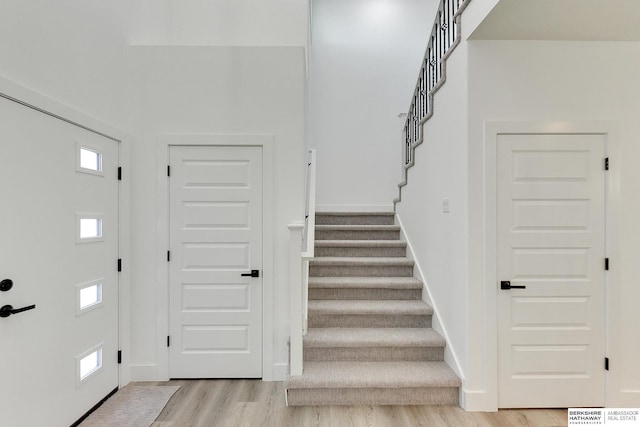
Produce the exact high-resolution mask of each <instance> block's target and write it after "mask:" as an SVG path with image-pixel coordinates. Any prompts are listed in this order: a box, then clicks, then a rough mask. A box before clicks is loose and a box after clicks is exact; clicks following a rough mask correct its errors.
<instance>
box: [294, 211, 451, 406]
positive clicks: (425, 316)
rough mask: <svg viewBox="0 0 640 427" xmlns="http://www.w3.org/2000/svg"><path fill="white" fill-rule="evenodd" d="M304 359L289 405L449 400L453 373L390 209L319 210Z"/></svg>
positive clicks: (311, 273) (393, 403)
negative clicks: (348, 211) (369, 210)
mask: <svg viewBox="0 0 640 427" xmlns="http://www.w3.org/2000/svg"><path fill="white" fill-rule="evenodd" d="M316 224H317V226H316V246H315V254H316V258H315V259H313V260H312V261H311V262H310V268H309V273H310V278H309V304H308V328H309V329H308V333H307V335H306V336H305V337H304V339H303V353H304V368H303V374H302V375H300V376H290V377H288V378H287V381H286V384H285V387H286V390H287V399H288V403H289V405H293V406H295V405H359V404H362V405H376V404H377V405H425V404H427V405H451V404H457V402H458V394H459V387H460V384H461V382H460V379H459V378H458V377H457V376H456V374H455V373H454V372H453V371H452V370H451V369H450V368H449V367H448V366H447V364H446V363H445V362H444V348H445V345H446V343H445V340H444V339H443V338H442V337H441V336H440V334H438V333H437V332H436V331H434V330H433V329H432V328H431V322H432V316H433V309H432V308H431V307H430V306H429V305H428V304H426V303H425V302H424V301H422V283H421V282H420V280H418V279H417V278H415V277H414V276H413V267H414V263H413V261H411V260H409V259H407V257H406V249H407V244H406V242H403V241H401V240H400V227H398V226H396V225H394V214H393V213H389V212H385V213H321V214H317V215H316Z"/></svg>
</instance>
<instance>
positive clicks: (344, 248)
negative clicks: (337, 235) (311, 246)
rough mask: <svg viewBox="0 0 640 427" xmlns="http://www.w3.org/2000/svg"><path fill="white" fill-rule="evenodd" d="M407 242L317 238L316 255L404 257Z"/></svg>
mask: <svg viewBox="0 0 640 427" xmlns="http://www.w3.org/2000/svg"><path fill="white" fill-rule="evenodd" d="M406 253H407V242H404V241H400V240H317V241H316V244H315V256H316V257H325V256H329V257H363V256H371V257H404V256H405V255H406Z"/></svg>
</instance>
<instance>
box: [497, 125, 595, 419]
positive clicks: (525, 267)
mask: <svg viewBox="0 0 640 427" xmlns="http://www.w3.org/2000/svg"><path fill="white" fill-rule="evenodd" d="M497 147H498V174H497V178H498V183H497V185H498V206H497V208H498V218H497V219H498V280H499V281H510V282H511V285H512V286H524V287H525V288H524V289H520V288H514V289H510V290H501V289H500V288H499V284H496V286H497V288H498V290H497V292H498V323H499V324H498V345H499V351H498V364H499V367H498V372H499V378H498V380H499V384H498V400H499V402H498V404H499V407H502V408H506V407H572V406H602V405H604V397H605V370H604V357H605V270H604V260H605V172H604V157H605V136H604V135H567V134H558V135H553V134H531V135H520V134H518V135H508V134H505V135H498V141H497Z"/></svg>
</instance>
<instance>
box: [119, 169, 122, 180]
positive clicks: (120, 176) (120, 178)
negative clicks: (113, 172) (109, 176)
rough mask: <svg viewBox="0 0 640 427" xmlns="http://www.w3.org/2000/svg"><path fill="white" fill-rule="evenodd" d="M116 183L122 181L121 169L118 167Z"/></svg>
mask: <svg viewBox="0 0 640 427" xmlns="http://www.w3.org/2000/svg"><path fill="white" fill-rule="evenodd" d="M118 181H122V167H121V166H118Z"/></svg>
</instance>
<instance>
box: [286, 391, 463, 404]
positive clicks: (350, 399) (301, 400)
mask: <svg viewBox="0 0 640 427" xmlns="http://www.w3.org/2000/svg"><path fill="white" fill-rule="evenodd" d="M287 401H288V403H289V406H302V405H457V404H458V388H457V387H410V388H355V389H354V388H344V389H343V388H338V389H334V388H319V389H289V390H287Z"/></svg>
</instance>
